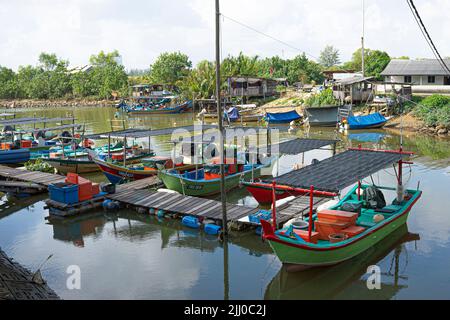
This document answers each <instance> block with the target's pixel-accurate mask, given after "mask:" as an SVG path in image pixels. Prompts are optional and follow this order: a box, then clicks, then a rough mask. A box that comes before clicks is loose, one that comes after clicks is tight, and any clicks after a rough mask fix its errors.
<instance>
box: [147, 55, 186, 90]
mask: <svg viewBox="0 0 450 320" xmlns="http://www.w3.org/2000/svg"><path fill="white" fill-rule="evenodd" d="M191 68H192V62H191V61H190V60H189V57H188V56H187V55H185V54H183V53H181V52H172V53H169V52H165V53H163V54H161V55H160V56H159V57H158V58H157V59H156V61H155V63H154V64H152V65H151V67H150V69H151V71H150V78H151V81H152V82H154V83H158V84H170V85H175V84H176V83H177V82H178V81H180V80H182V79H183V78H185V77H186V76H187V75H188V74H189V70H190V69H191Z"/></svg>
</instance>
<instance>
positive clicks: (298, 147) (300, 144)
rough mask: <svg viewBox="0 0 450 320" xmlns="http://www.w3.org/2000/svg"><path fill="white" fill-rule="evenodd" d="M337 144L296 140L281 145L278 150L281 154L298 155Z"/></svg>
mask: <svg viewBox="0 0 450 320" xmlns="http://www.w3.org/2000/svg"><path fill="white" fill-rule="evenodd" d="M337 142H338V141H337V140H320V139H294V140H289V141H286V142H282V143H280V144H279V145H278V148H279V151H280V154H288V155H296V154H300V153H304V152H308V151H311V150H316V149H320V148H323V147H325V146H329V145H335V144H336V143H337ZM272 148H273V146H272Z"/></svg>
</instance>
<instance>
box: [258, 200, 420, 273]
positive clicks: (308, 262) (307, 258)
mask: <svg viewBox="0 0 450 320" xmlns="http://www.w3.org/2000/svg"><path fill="white" fill-rule="evenodd" d="M420 196H421V192H420V191H417V193H416V194H415V195H414V197H413V198H412V199H411V200H410V201H409V202H408V204H407V206H405V208H404V209H403V211H402V212H401V213H399V214H397V215H396V216H393V217H391V218H389V219H387V220H386V221H385V222H384V223H380V225H379V226H377V227H374V228H372V229H370V230H369V232H367V233H365V234H363V235H361V236H358V237H355V238H354V239H352V240H351V241H349V242H343V244H340V245H335V246H330V247H317V246H315V247H313V246H308V245H300V244H296V243H293V242H291V241H285V240H282V239H280V238H279V237H277V236H274V235H269V236H268V237H266V238H267V240H268V241H269V243H270V246H271V247H272V249H273V251H274V252H275V254H276V255H277V257H278V258H279V259H280V261H281V262H282V263H283V264H284V265H287V266H288V267H290V268H292V267H293V266H294V265H295V266H297V267H299V268H301V269H308V268H315V267H326V266H332V265H336V264H339V263H341V262H344V261H346V260H349V259H351V258H353V257H355V256H357V255H359V254H361V253H362V252H364V251H366V250H368V249H369V248H371V247H373V246H374V245H375V244H377V243H378V242H380V241H382V240H383V239H385V238H386V237H387V236H389V235H390V234H391V233H392V232H394V231H395V230H397V229H399V228H400V227H402V226H404V225H405V224H406V222H407V219H408V215H409V213H410V211H411V208H412V207H413V206H414V204H415V203H416V202H417V201H418V199H419V198H420Z"/></svg>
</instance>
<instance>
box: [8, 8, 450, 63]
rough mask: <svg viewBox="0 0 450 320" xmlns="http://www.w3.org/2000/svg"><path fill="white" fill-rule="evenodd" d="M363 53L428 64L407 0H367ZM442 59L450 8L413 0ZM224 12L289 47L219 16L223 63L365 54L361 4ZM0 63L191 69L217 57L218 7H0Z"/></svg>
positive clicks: (448, 47) (448, 45)
mask: <svg viewBox="0 0 450 320" xmlns="http://www.w3.org/2000/svg"><path fill="white" fill-rule="evenodd" d="M365 3H366V5H365V6H366V14H365V17H366V33H365V36H366V47H367V48H371V49H380V50H384V51H387V52H388V53H389V54H390V55H391V56H393V57H398V56H409V57H411V58H432V57H433V55H432V52H431V50H430V49H429V47H428V46H427V44H426V42H425V40H424V38H423V36H422V34H421V33H420V31H419V29H418V26H417V24H416V22H415V20H414V18H413V16H412V14H411V12H410V11H409V8H408V6H407V3H406V0H365ZM415 3H416V6H417V7H418V9H419V12H420V13H421V15H422V18H423V20H424V23H425V24H426V26H427V28H428V30H429V32H430V34H431V36H432V38H433V40H434V41H435V44H436V46H437V47H438V50H439V51H440V52H441V54H442V56H444V57H447V56H450V41H449V39H450V19H449V15H450V0H415ZM221 11H222V13H223V15H224V16H225V17H230V18H232V19H234V20H237V21H240V22H242V23H245V24H246V25H249V26H251V27H253V28H255V29H257V30H259V31H261V32H264V33H266V34H269V35H271V36H273V37H275V38H277V39H280V40H282V41H284V42H287V43H289V44H290V45H291V46H293V47H295V48H297V49H298V50H296V49H292V48H290V47H287V46H284V45H282V44H280V43H279V42H276V41H274V40H272V39H270V38H267V37H265V36H262V35H260V34H258V33H256V32H254V31H251V30H248V29H246V28H244V27H242V26H240V25H238V24H236V23H234V22H232V21H231V20H229V19H228V18H222V55H223V56H227V55H229V54H231V55H236V54H238V53H239V52H241V51H242V52H244V53H245V54H249V55H258V56H260V57H267V56H273V55H279V56H280V57H284V58H291V57H294V56H295V55H297V54H299V53H301V52H305V53H307V54H308V56H309V57H310V58H311V59H316V58H317V57H318V56H319V55H320V51H321V50H322V49H323V48H324V47H325V46H326V45H333V46H335V47H336V48H337V49H339V51H340V54H341V60H342V61H347V60H349V59H350V57H351V54H352V53H353V52H354V51H355V50H356V49H357V48H358V47H360V43H361V35H362V0H339V1H336V0H276V1H274V0H222V1H221ZM0 21H2V25H1V27H0V65H1V66H6V67H9V68H12V69H15V70H16V69H17V68H18V66H20V65H28V64H31V65H36V64H37V60H38V57H39V54H40V53H41V52H43V51H45V52H50V53H56V54H57V55H58V56H59V57H60V58H63V59H66V60H69V61H70V65H71V66H81V65H86V64H88V61H89V57H90V56H91V55H92V54H94V53H98V52H100V51H101V50H104V51H112V50H115V49H117V50H118V51H119V52H120V54H121V55H122V61H123V64H124V65H125V67H126V68H127V69H146V68H148V67H149V66H150V64H152V63H153V62H154V60H155V59H156V58H157V56H158V55H159V54H160V53H162V52H166V51H181V52H183V53H186V54H187V55H188V56H189V57H190V59H191V60H192V62H193V64H194V65H195V64H196V63H198V62H199V61H201V60H204V59H208V60H213V59H214V0H164V1H162V0H128V1H126V0H15V1H10V0H0Z"/></svg>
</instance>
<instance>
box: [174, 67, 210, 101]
mask: <svg viewBox="0 0 450 320" xmlns="http://www.w3.org/2000/svg"><path fill="white" fill-rule="evenodd" d="M178 87H179V88H180V89H181V92H182V95H183V96H184V97H185V98H187V99H194V98H195V99H209V98H211V96H213V95H214V94H215V89H216V67H215V63H213V62H210V61H206V60H204V61H201V62H200V63H199V64H198V65H197V67H196V68H195V69H194V70H192V71H191V72H190V73H189V75H188V76H187V77H186V78H185V79H184V80H183V81H180V82H179V83H178Z"/></svg>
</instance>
